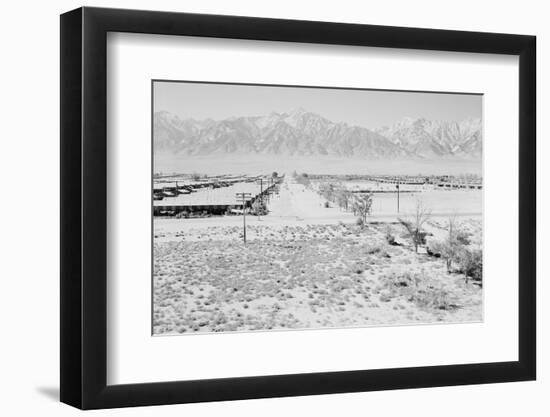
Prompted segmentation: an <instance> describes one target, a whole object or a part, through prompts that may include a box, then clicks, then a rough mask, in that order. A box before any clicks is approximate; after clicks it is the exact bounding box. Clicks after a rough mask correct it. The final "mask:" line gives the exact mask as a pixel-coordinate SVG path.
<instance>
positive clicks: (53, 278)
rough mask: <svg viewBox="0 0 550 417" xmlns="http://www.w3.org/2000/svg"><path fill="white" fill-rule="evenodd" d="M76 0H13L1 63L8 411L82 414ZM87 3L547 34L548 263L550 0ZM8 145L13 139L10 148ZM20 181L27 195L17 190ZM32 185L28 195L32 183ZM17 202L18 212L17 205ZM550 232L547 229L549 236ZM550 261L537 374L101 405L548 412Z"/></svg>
mask: <svg viewBox="0 0 550 417" xmlns="http://www.w3.org/2000/svg"><path fill="white" fill-rule="evenodd" d="M81 5H82V3H80V2H77V1H72V0H59V1H56V2H39V1H27V2H14V1H12V2H6V3H5V4H3V7H2V19H1V24H0V31H1V36H0V42H1V52H2V55H1V56H2V61H1V65H0V72H1V78H0V79H1V80H2V88H1V89H0V106H1V107H2V109H1V111H0V120H1V121H2V127H3V129H2V130H1V133H0V135H1V136H0V137H1V139H2V141H1V148H0V149H1V155H2V160H1V163H0V174H1V175H0V181H1V186H2V190H3V195H2V202H3V204H2V205H1V206H0V211H1V213H0V214H1V215H0V219H1V220H0V222H1V223H0V233H1V236H2V238H1V240H0V245H1V246H2V247H1V251H0V253H2V257H1V258H0V260H1V271H2V272H1V275H0V276H1V278H2V283H3V285H2V287H1V288H2V291H1V292H0V321H1V322H0V323H1V327H0V331H1V332H2V343H1V344H0V392H1V397H2V400H1V401H0V410H1V414H4V415H33V414H35V413H41V414H45V415H59V416H65V415H75V414H76V413H77V411H76V410H75V409H72V408H70V407H68V406H66V405H63V404H60V403H58V402H57V395H58V390H59V388H58V379H59V371H58V368H59V361H58V349H59V343H58V340H59V325H58V311H59V294H58V293H59V290H58V284H59V278H58V277H59V215H58V213H59V185H58V183H59V17H58V15H59V14H60V13H62V12H64V11H67V10H70V9H73V8H76V7H79V6H81ZM86 5H89V6H103V7H123V8H138V9H157V10H169V11H181V12H183V11H187V12H197V13H216V14H239V15H250V16H264V17H279V18H292V19H308V20H326V21H341V22H353V23H370V24H380V25H395V26H417V27H431V28H441V29H460V30H475V31H492V32H509V33H522V34H533V35H537V37H538V88H537V93H538V119H539V125H538V138H539V151H538V162H539V180H538V181H539V185H538V192H539V201H538V207H539V223H538V228H539V232H538V234H539V249H538V256H539V260H540V259H541V258H543V257H544V256H545V255H546V254H547V252H548V251H549V250H550V243H549V234H550V222H549V221H548V219H547V218H543V217H542V216H541V215H540V213H541V212H543V211H545V210H548V209H549V205H550V204H549V203H550V202H549V201H548V200H549V197H550V196H549V194H550V193H549V192H548V188H547V187H546V189H544V188H545V187H544V185H545V184H547V183H548V181H549V180H550V177H549V175H550V174H549V172H550V169H549V168H544V167H542V166H541V165H542V162H543V161H544V160H547V159H548V157H550V150H549V147H548V146H547V145H546V144H545V143H543V138H544V137H545V136H546V134H547V133H548V129H549V127H548V126H549V125H548V124H547V123H546V121H545V120H542V115H543V114H544V113H545V112H544V110H546V106H545V105H546V102H547V99H548V97H550V87H549V85H550V83H549V82H548V81H547V80H546V79H545V76H544V72H546V73H547V74H548V73H550V72H549V69H548V68H549V65H548V61H549V59H550V47H549V46H548V45H549V44H550V26H548V24H547V15H548V10H545V3H544V2H541V1H536V0H523V1H521V2H518V1H514V2H505V1H485V2H479V1H476V0H462V1H460V2H443V1H430V0H413V1H407V0H401V1H386V2H381V1H356V2H354V1H348V0H339V1H337V2H335V1H331V2H324V3H323V2H320V1H309V0H277V1H271V2H259V1H254V0H232V1H231V2H228V1H223V0H201V1H197V0H193V1H175V0H174V1H169V0H156V1H151V0H150V1H144V0H133V1H132V0H124V1H118V2H115V1H93V0H88V1H87V2H86ZM6 145H7V146H6ZM15 189H17V190H19V193H18V194H17V195H16V194H12V193H14V192H15ZM23 190H24V191H23ZM15 209H17V211H16V210H15ZM543 234H545V236H543ZM549 273H550V268H549V267H548V266H547V265H545V264H544V263H543V262H540V261H539V297H538V298H539V325H538V329H539V343H538V345H539V367H538V372H539V378H538V381H537V382H528V383H508V384H497V385H484V386H468V387H451V388H435V389H423V390H405V391H388V392H377V393H360V394H346V395H327V396H315V397H301V398H290V399H288V398H287V399H270V400H254V401H237V402H231V403H210V404H193V405H180V406H166V407H146V408H140V409H122V410H114V411H113V410H110V411H100V412H98V413H94V414H99V415H113V414H115V413H116V414H117V415H131V416H134V415H138V416H148V415H154V416H163V415H181V414H182V413H187V415H193V416H218V415H220V414H222V413H223V415H225V416H237V415H238V416H240V417H243V416H256V415H262V416H279V415H285V414H286V415H309V414H316V415H318V416H333V415H365V414H367V413H369V414H370V415H382V414H383V415H402V414H406V415H409V416H417V415H419V416H420V415H421V416H441V415H445V416H449V417H450V416H465V415H484V414H487V415H489V414H490V415H500V416H507V415H510V416H512V415H519V414H524V415H529V416H543V415H547V413H548V408H549V406H548V403H547V401H546V396H545V395H543V394H545V393H547V392H548V391H549V390H550V382H549V377H550V365H549V362H548V360H547V352H549V342H550V340H549V338H550V330H549V329H550V327H549V326H548V325H547V324H546V319H547V318H548V317H550V308H549V303H546V304H544V303H543V300H545V299H546V298H548V297H549V296H550V285H549V284H548V282H547V281H546V282H544V278H545V276H548V274H549Z"/></svg>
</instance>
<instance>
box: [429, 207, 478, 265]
mask: <svg viewBox="0 0 550 417" xmlns="http://www.w3.org/2000/svg"><path fill="white" fill-rule="evenodd" d="M469 244H470V242H469V239H468V235H467V234H466V233H465V232H464V231H463V230H462V229H461V228H460V225H459V224H458V222H457V221H456V217H455V216H452V217H449V220H448V227H447V236H446V237H445V240H443V241H436V242H433V244H430V250H431V251H432V252H434V253H438V254H439V255H440V256H441V257H442V258H443V259H444V260H445V264H446V266H447V272H451V268H452V263H453V262H459V260H460V257H461V255H462V253H463V252H464V247H465V246H467V245H469Z"/></svg>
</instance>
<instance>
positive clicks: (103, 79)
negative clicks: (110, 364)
mask: <svg viewBox="0 0 550 417" xmlns="http://www.w3.org/2000/svg"><path fill="white" fill-rule="evenodd" d="M108 32H131V33H146V34H162V35H174V36H178V35H185V36H198V37H215V38H234V39H253V40H265V41H285V42H305V43H317V44H332V45H356V46H370V47H382V48H404V49H420V50H440V51H456V52H476V53H490V54H506V55H516V56H519V103H518V108H519V131H518V138H519V139H518V140H519V155H518V158H519V271H518V273H519V293H518V297H519V329H518V332H519V336H518V339H519V346H518V349H519V350H518V352H519V358H518V361H513V362H496V363H477V364H466V365H461V364H450V365H445V366H428V367H411V368H396V369H377V370H356V371H344V372H326V373H310V374H293V375H273V376H256V377H239V378H224V379H209V380H198V381H175V382H162V383H142V384H131V385H112V386H109V385H107V382H106V381H107V303H106V300H107V250H106V247H107V181H108V178H107V134H106V132H107V129H106V128H107V111H106V93H107V73H106V60H107V56H106V55H107V54H106V46H107V33H108ZM535 45H536V38H535V37H534V36H524V35H510V34H495V33H481V32H462V31H448V30H432V29H416V28H404V27H388V26H372V25H358V24H342V23H325V22H312V21H295V20H279V19H265V18H252V17H236V16H218V15H201V14H186V13H171V12H156V11H155V12H153V11H137V10H120V9H103V8H88V7H84V8H79V9H76V10H73V11H70V12H67V13H65V14H63V15H61V53H60V58H61V92H60V93H61V179H60V180H61V260H60V261H61V309H60V315H61V358H60V359H61V382H60V383H61V401H62V402H64V403H67V404H70V405H72V406H75V407H78V408H81V409H96V408H112V407H124V406H143V405H157V404H175V403H190V402H202V401H219V400H238V399H251V398H266V397H283V396H299V395H314V394H329V393H344V392H358V391H377V390H388V389H402V388H423V387H434V386H450V385H464V384H482V383H496V382H508V381H526V380H534V379H535V377H536V262H535V261H536V259H535V257H536V158H535V155H536V143H535V135H536V130H535V124H536V115H535V108H536V91H535V87H536V81H535V80H536V77H535V75H536V73H535V71H536V70H535V67H536V65H535V62H536V55H535V54H536V52H535V51H536V46H535ZM146 99H147V98H145V97H144V100H146Z"/></svg>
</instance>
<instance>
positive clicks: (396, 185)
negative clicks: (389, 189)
mask: <svg viewBox="0 0 550 417" xmlns="http://www.w3.org/2000/svg"><path fill="white" fill-rule="evenodd" d="M395 188H397V212H398V213H399V182H398V183H397V184H395Z"/></svg>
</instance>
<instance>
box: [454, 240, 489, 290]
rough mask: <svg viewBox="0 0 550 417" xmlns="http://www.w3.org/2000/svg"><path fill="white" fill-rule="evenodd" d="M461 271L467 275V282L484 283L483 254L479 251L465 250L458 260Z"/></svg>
mask: <svg viewBox="0 0 550 417" xmlns="http://www.w3.org/2000/svg"><path fill="white" fill-rule="evenodd" d="M457 263H458V267H459V271H460V272H462V273H463V274H464V275H466V277H467V278H466V280H468V278H472V279H473V280H474V281H479V282H481V281H482V278H483V252H482V251H481V250H479V249H468V248H463V250H461V251H460V253H459V256H458V259H457Z"/></svg>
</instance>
